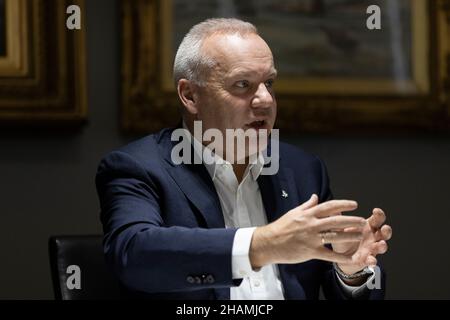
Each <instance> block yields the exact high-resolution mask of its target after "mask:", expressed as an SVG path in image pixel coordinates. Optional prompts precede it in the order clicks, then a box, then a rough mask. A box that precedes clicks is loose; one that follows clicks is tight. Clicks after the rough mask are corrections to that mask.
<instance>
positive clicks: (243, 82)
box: [235, 80, 250, 88]
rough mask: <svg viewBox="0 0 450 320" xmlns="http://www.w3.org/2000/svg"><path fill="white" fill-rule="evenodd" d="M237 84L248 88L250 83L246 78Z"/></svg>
mask: <svg viewBox="0 0 450 320" xmlns="http://www.w3.org/2000/svg"><path fill="white" fill-rule="evenodd" d="M235 85H236V87H238V88H248V87H249V86H250V84H249V83H248V81H246V80H242V81H238V82H236V84H235Z"/></svg>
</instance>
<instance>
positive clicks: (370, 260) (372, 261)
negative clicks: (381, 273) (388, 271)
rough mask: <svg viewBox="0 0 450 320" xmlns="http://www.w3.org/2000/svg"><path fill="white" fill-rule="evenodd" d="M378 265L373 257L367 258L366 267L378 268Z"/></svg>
mask: <svg viewBox="0 0 450 320" xmlns="http://www.w3.org/2000/svg"><path fill="white" fill-rule="evenodd" d="M377 263H378V261H377V258H375V257H374V256H372V255H369V256H367V258H366V263H365V265H367V266H376V265H377Z"/></svg>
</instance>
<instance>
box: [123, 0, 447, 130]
mask: <svg viewBox="0 0 450 320" xmlns="http://www.w3.org/2000/svg"><path fill="white" fill-rule="evenodd" d="M446 2H448V1H446ZM121 3H122V17H123V21H122V59H123V60H122V79H123V81H122V111H121V123H122V127H123V128H124V129H125V130H126V131H128V132H129V131H134V132H154V131H157V130H159V129H161V128H163V127H165V126H171V125H176V123H177V121H178V120H179V113H178V111H177V106H179V100H178V97H177V95H176V92H175V88H174V83H173V79H172V64H173V59H174V55H175V51H176V49H177V47H178V45H179V43H180V42H181V40H182V37H183V36H184V34H185V33H186V32H188V30H189V28H190V27H192V26H193V25H195V24H196V23H198V22H200V21H203V20H204V19H207V18H211V17H237V18H241V19H243V20H247V21H250V22H252V23H253V24H255V25H256V27H257V28H258V30H259V33H260V34H261V35H262V37H263V38H264V39H266V41H267V42H268V44H269V46H270V47H271V49H272V50H273V54H274V57H275V66H276V68H277V69H278V78H277V80H276V83H275V93H276V95H277V102H278V116H277V123H276V127H277V128H280V129H282V130H283V132H295V133H298V132H329V131H354V130H357V131H360V130H362V131H365V130H369V131H371V130H375V131H379V130H381V131H384V130H386V129H390V130H391V129H392V130H394V131H397V130H405V129H413V130H433V131H434V130H448V129H450V120H449V119H450V102H449V99H448V97H449V95H448V92H450V86H449V83H450V81H449V79H450V67H449V66H450V6H443V5H442V2H441V1H434V0H284V1H276V0H247V1H238V0H190V1H184V0H152V1H148V0H134V1H128V0H122V2H121ZM371 5H377V6H378V7H379V8H380V10H381V15H380V18H381V29H380V30H369V29H368V28H367V26H366V21H367V19H368V17H369V14H368V13H367V8H368V7H369V6H371Z"/></svg>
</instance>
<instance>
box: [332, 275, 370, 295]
mask: <svg viewBox="0 0 450 320" xmlns="http://www.w3.org/2000/svg"><path fill="white" fill-rule="evenodd" d="M335 273H336V278H337V279H338V282H339V284H340V286H341V288H342V290H343V291H344V293H345V294H346V295H347V296H349V297H352V298H357V297H359V296H360V295H361V294H362V293H363V292H364V291H365V290H366V289H367V290H368V288H367V283H369V282H370V281H372V279H373V277H375V273H374V274H372V275H371V276H369V277H368V278H367V280H366V282H365V283H363V284H362V285H360V286H349V285H348V284H346V283H345V282H344V281H343V280H342V279H341V277H340V276H339V274H338V273H337V272H336V271H335Z"/></svg>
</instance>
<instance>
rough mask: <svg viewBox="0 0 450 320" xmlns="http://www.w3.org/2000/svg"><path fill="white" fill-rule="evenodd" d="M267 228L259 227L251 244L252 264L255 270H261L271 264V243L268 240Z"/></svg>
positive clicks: (250, 255)
mask: <svg viewBox="0 0 450 320" xmlns="http://www.w3.org/2000/svg"><path fill="white" fill-rule="evenodd" d="M266 229H267V226H263V227H258V228H256V229H255V231H254V232H253V237H252V242H251V244H250V252H249V258H250V264H251V266H252V268H253V269H259V268H262V267H264V266H265V265H267V264H270V263H271V259H270V249H269V246H270V241H269V240H268V234H267V230H266Z"/></svg>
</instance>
